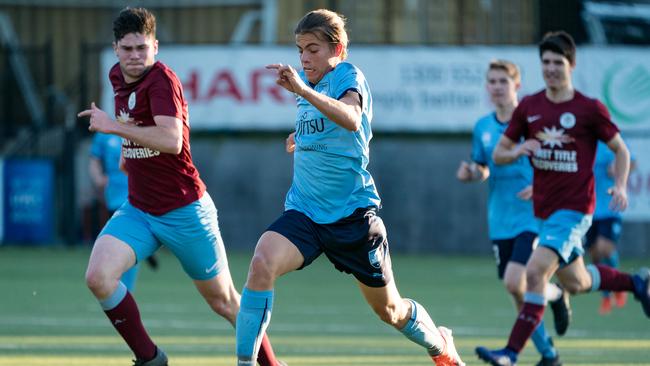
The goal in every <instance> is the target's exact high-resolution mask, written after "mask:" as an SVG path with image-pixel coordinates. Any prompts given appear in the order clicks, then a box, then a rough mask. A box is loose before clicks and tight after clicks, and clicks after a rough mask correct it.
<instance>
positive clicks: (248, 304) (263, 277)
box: [236, 9, 464, 366]
mask: <svg viewBox="0 0 650 366" xmlns="http://www.w3.org/2000/svg"><path fill="white" fill-rule="evenodd" d="M294 33H295V35H296V45H297V47H298V52H299V54H300V61H301V64H302V71H301V72H297V71H296V70H295V69H294V68H293V67H291V66H288V65H282V64H273V65H269V66H268V68H270V69H272V70H276V71H277V83H278V84H279V85H281V86H282V87H284V88H285V89H287V90H288V91H290V92H292V93H294V94H295V95H296V99H297V105H298V113H297V118H296V130H295V132H294V133H292V134H290V135H289V137H288V138H287V142H286V147H287V152H290V153H291V152H293V154H294V169H293V172H294V173H293V182H292V184H291V188H290V189H289V192H288V193H287V196H286V201H285V211H284V213H283V214H282V215H281V216H280V217H279V218H278V219H277V220H276V221H275V222H274V223H272V224H271V226H269V228H268V229H267V231H266V232H264V233H263V234H262V236H261V237H260V239H259V241H258V243H257V247H256V248H255V254H254V256H253V259H252V261H251V264H250V269H249V272H248V279H247V282H246V286H245V288H244V291H243V292H242V298H241V308H240V311H239V314H238V315H237V322H236V324H237V360H238V365H239V366H249V365H253V364H254V360H255V355H256V354H257V348H258V345H259V342H260V337H261V336H262V335H263V334H264V331H265V330H266V327H267V326H268V324H269V321H270V318H271V311H272V307H273V287H274V284H275V280H276V279H277V278H278V277H280V276H282V275H284V274H285V273H288V272H291V271H295V270H299V269H302V268H305V267H306V266H308V265H309V264H310V263H312V262H313V261H314V260H315V259H316V258H317V257H318V256H319V255H321V254H323V253H325V255H326V256H327V258H328V259H329V260H330V262H332V264H334V267H335V268H336V269H338V270H339V271H342V272H346V273H351V274H352V275H353V276H354V277H355V278H356V280H357V283H358V286H359V288H360V290H361V292H362V294H363V296H364V297H365V299H366V301H367V302H368V304H369V305H370V307H371V308H372V309H373V310H374V311H375V313H376V314H377V315H378V316H379V318H380V319H381V320H383V321H384V322H386V323H387V324H389V325H391V326H393V327H394V328H396V329H397V330H398V331H400V332H401V333H403V334H404V335H405V336H406V337H407V338H408V339H410V340H411V341H413V342H415V343H416V344H418V345H420V346H422V347H424V348H425V349H426V351H427V353H428V355H429V356H430V357H431V358H432V360H433V362H434V363H435V364H436V365H438V366H441V365H455V366H460V365H464V363H463V362H462V361H461V359H460V357H459V356H458V353H457V352H456V349H455V347H454V343H453V338H452V336H451V331H450V330H449V329H447V328H444V327H436V326H435V324H434V323H433V321H432V320H431V318H430V317H429V315H428V314H427V311H426V310H425V309H424V307H423V306H422V305H420V304H418V303H417V302H416V301H415V300H411V299H405V298H402V297H401V295H400V294H399V292H398V290H397V287H396V285H395V281H394V280H393V272H392V268H391V260H390V255H389V250H388V241H387V235H386V229H385V227H384V224H383V222H382V220H381V218H380V217H379V216H378V215H377V211H378V209H379V207H380V199H379V195H378V194H377V189H376V188H375V184H374V181H373V179H372V176H371V175H370V173H369V172H368V171H367V170H366V166H367V165H368V159H369V142H370V139H371V138H372V131H371V128H370V123H371V120H372V96H371V94H370V89H369V87H368V83H367V82H366V80H365V77H364V76H363V73H362V72H361V70H359V69H358V68H357V67H355V66H354V65H352V64H350V63H348V62H345V61H344V60H345V59H346V56H347V44H348V37H347V33H346V31H345V21H344V19H343V17H342V16H341V15H339V14H336V13H334V12H332V11H329V10H324V9H321V10H315V11H312V12H309V13H308V14H306V15H305V16H304V17H303V18H302V19H301V20H300V22H299V23H298V25H297V26H296V29H295V31H294Z"/></svg>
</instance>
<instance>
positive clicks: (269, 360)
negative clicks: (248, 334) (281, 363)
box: [257, 333, 278, 366]
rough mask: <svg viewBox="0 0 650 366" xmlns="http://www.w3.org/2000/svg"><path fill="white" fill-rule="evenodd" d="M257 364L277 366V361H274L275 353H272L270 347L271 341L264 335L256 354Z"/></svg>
mask: <svg viewBox="0 0 650 366" xmlns="http://www.w3.org/2000/svg"><path fill="white" fill-rule="evenodd" d="M257 363H259V364H260V366H277V364H278V361H277V360H276V359H275V353H273V347H271V341H269V337H267V335H266V333H264V338H262V343H261V344H260V351H259V352H258V353H257Z"/></svg>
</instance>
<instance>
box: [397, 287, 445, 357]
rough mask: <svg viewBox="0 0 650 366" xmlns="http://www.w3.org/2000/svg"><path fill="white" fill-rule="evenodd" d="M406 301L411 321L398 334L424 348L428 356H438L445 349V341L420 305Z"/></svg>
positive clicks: (413, 301)
mask: <svg viewBox="0 0 650 366" xmlns="http://www.w3.org/2000/svg"><path fill="white" fill-rule="evenodd" d="M407 300H408V301H410V302H411V319H409V321H408V323H406V325H405V326H404V328H402V329H400V332H402V334H404V335H405V336H406V338H408V339H410V340H411V341H413V342H415V343H417V344H419V345H420V346H422V347H424V348H426V349H427V352H429V355H431V356H436V355H439V354H440V353H442V351H443V350H444V348H445V341H444V339H442V336H441V335H440V331H439V330H438V328H436V325H435V324H434V323H433V320H431V317H430V316H429V314H428V313H427V311H426V310H425V309H424V308H423V307H422V305H420V304H418V303H417V302H416V301H415V300H411V299H407Z"/></svg>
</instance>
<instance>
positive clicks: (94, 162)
mask: <svg viewBox="0 0 650 366" xmlns="http://www.w3.org/2000/svg"><path fill="white" fill-rule="evenodd" d="M88 173H89V174H90V179H91V180H92V182H93V184H94V186H95V188H96V189H97V190H98V191H102V190H103V189H104V187H106V184H107V183H108V177H107V176H106V174H104V168H103V167H102V162H101V161H100V160H99V159H97V158H96V157H90V160H89V162H88Z"/></svg>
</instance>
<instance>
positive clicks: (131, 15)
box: [113, 7, 156, 42]
mask: <svg viewBox="0 0 650 366" xmlns="http://www.w3.org/2000/svg"><path fill="white" fill-rule="evenodd" d="M129 33H140V34H143V35H145V36H149V35H152V36H154V38H155V37H156V17H155V16H154V15H153V14H152V13H151V12H150V11H149V10H147V9H145V8H129V7H126V8H124V9H122V11H120V15H118V16H117V18H115V20H114V21H113V35H114V36H115V42H117V41H119V40H120V39H122V38H124V36H125V35H127V34H129Z"/></svg>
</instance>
